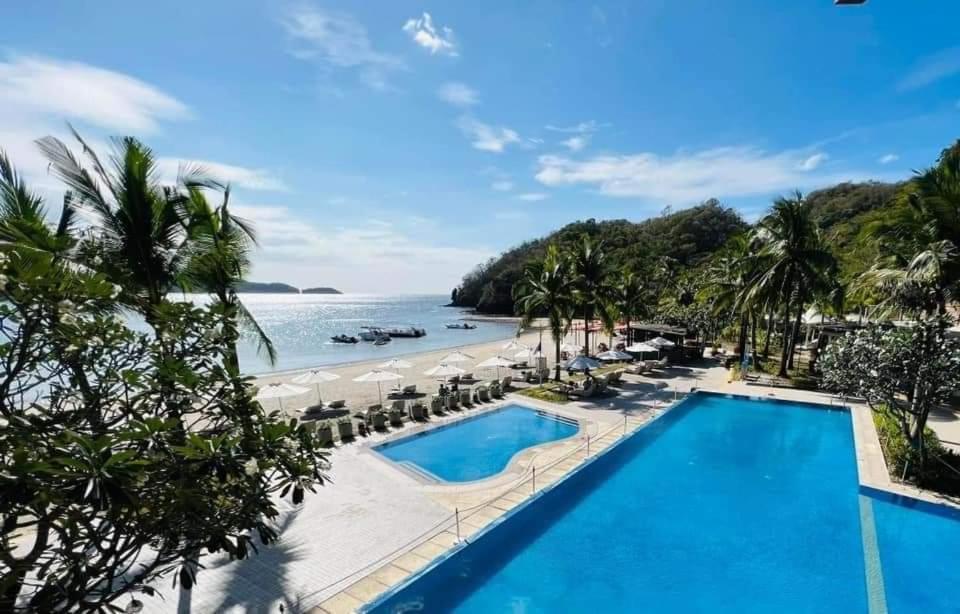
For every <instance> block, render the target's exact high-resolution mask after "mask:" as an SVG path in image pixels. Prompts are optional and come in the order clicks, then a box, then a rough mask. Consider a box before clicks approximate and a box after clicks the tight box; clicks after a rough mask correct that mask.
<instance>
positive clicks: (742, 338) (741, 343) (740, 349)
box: [737, 315, 747, 362]
mask: <svg viewBox="0 0 960 614" xmlns="http://www.w3.org/2000/svg"><path fill="white" fill-rule="evenodd" d="M746 345H747V316H745V315H742V316H740V334H739V335H737V355H738V356H740V362H743V358H744V357H743V353H744V351H745V350H746Z"/></svg>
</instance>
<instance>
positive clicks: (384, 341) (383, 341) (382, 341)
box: [373, 337, 390, 345]
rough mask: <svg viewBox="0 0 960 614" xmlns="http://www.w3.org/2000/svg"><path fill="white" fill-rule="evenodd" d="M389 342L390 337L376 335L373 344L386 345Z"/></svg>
mask: <svg viewBox="0 0 960 614" xmlns="http://www.w3.org/2000/svg"><path fill="white" fill-rule="evenodd" d="M388 343H390V337H377V340H376V341H374V342H373V345H386V344H388Z"/></svg>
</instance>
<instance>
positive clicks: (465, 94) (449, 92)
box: [437, 81, 480, 107]
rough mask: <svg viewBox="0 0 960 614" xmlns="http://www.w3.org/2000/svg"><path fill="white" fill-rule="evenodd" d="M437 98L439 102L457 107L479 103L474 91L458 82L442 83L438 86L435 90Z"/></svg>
mask: <svg viewBox="0 0 960 614" xmlns="http://www.w3.org/2000/svg"><path fill="white" fill-rule="evenodd" d="M437 96H439V97H440V99H441V100H443V101H445V102H448V103H450V104H452V105H454V106H457V107H469V106H472V105H475V104H477V103H478V102H480V98H479V96H477V92H476V90H474V89H473V88H471V87H470V86H468V85H467V84H465V83H460V82H458V81H451V82H449V83H444V84H443V85H442V86H440V89H439V90H437Z"/></svg>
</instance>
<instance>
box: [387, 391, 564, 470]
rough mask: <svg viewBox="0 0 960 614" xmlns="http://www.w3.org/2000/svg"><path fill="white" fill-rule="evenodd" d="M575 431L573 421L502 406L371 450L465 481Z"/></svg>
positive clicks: (502, 465)
mask: <svg viewBox="0 0 960 614" xmlns="http://www.w3.org/2000/svg"><path fill="white" fill-rule="evenodd" d="M577 431H578V426H577V424H576V423H574V422H570V421H564V420H561V419H557V418H556V417H554V416H552V415H550V414H546V413H544V412H538V411H536V410H533V409H529V408H527V407H524V406H522V405H507V406H505V407H504V408H502V409H498V410H495V411H492V412H489V413H485V414H480V415H477V416H473V417H471V418H468V419H465V420H461V421H459V422H455V423H453V424H451V425H449V426H445V427H440V428H437V429H433V430H429V431H426V432H424V433H421V434H419V435H414V436H411V437H405V438H403V439H400V440H397V441H393V442H388V443H385V444H382V445H379V446H376V447H375V448H374V449H375V450H377V451H378V452H379V453H380V454H383V455H384V456H386V457H387V458H389V459H390V460H392V461H395V462H398V463H402V464H406V465H412V466H413V467H414V468H415V469H416V470H418V471H420V472H422V473H427V474H429V475H430V476H432V477H435V478H437V479H440V480H444V481H447V482H469V481H472V480H481V479H483V478H487V477H490V476H492V475H496V474H498V473H500V472H501V471H503V470H504V469H506V467H507V464H509V462H510V459H511V458H513V456H514V455H515V454H517V452H520V451H521V450H523V449H525V448H529V447H531V446H536V445H540V444H544V443H548V442H551V441H557V440H560V439H565V438H567V437H571V436H573V435H575V434H576V433H577Z"/></svg>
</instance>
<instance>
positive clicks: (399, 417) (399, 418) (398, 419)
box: [387, 409, 406, 426]
mask: <svg viewBox="0 0 960 614" xmlns="http://www.w3.org/2000/svg"><path fill="white" fill-rule="evenodd" d="M405 415H406V412H404V411H403V410H400V411H397V410H396V409H391V410H390V411H389V412H388V413H387V416H388V417H389V418H390V426H403V417H404V416H405Z"/></svg>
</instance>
